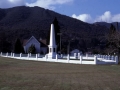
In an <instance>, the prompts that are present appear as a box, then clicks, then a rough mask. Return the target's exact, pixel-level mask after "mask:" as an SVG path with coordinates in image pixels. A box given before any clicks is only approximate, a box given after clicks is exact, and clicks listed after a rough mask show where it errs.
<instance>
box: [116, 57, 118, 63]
mask: <svg viewBox="0 0 120 90" xmlns="http://www.w3.org/2000/svg"><path fill="white" fill-rule="evenodd" d="M115 64H118V56H115Z"/></svg>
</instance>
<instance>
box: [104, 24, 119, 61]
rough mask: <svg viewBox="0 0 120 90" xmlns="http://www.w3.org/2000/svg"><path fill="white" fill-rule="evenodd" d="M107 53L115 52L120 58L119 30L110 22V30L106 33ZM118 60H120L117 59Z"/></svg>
mask: <svg viewBox="0 0 120 90" xmlns="http://www.w3.org/2000/svg"><path fill="white" fill-rule="evenodd" d="M106 40H107V46H108V48H109V53H117V54H118V56H119V59H120V31H118V30H116V28H115V26H114V25H112V24H111V27H110V32H109V33H108V34H107V35H106ZM119 61H120V60H119Z"/></svg>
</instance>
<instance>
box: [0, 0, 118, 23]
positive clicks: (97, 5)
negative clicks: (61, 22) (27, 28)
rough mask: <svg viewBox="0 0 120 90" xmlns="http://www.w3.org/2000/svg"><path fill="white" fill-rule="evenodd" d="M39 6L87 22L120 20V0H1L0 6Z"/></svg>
mask: <svg viewBox="0 0 120 90" xmlns="http://www.w3.org/2000/svg"><path fill="white" fill-rule="evenodd" d="M23 5H24V6H29V7H34V6H39V7H43V8H45V9H50V10H53V11H55V12H57V13H60V14H63V15H67V16H70V17H72V18H76V19H79V20H81V21H84V22H87V23H94V22H108V23H111V22H120V9H119V8H120V0H0V8H11V7H15V6H23Z"/></svg>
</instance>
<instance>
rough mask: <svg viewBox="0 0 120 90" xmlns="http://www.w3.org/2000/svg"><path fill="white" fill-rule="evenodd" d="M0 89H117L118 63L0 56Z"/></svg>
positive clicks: (118, 84)
mask: <svg viewBox="0 0 120 90" xmlns="http://www.w3.org/2000/svg"><path fill="white" fill-rule="evenodd" d="M0 90H120V66H119V65H75V64H63V63H50V62H49V63H48V62H35V61H22V60H15V59H9V58H2V57H0Z"/></svg>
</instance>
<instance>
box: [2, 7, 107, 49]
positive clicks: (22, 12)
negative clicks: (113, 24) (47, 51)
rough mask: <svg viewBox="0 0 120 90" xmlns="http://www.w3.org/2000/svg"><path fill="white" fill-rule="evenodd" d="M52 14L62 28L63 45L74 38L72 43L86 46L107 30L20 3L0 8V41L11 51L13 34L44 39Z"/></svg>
mask: <svg viewBox="0 0 120 90" xmlns="http://www.w3.org/2000/svg"><path fill="white" fill-rule="evenodd" d="M55 17H56V18H57V20H58V22H59V26H60V28H61V29H60V30H61V32H62V36H61V38H62V43H63V44H64V47H66V46H67V44H68V40H70V39H72V38H74V41H73V43H71V47H73V48H79V49H81V50H82V49H83V50H86V49H87V48H90V47H94V46H96V45H97V44H98V43H100V41H99V38H100V37H101V36H104V35H105V33H107V32H108V28H107V27H106V26H101V25H98V24H88V23H85V22H82V21H80V20H77V19H74V18H71V17H68V16H65V15H61V14H59V13H56V12H53V11H51V10H48V9H44V8H40V7H26V6H19V7H13V8H9V9H0V38H1V40H0V44H1V42H2V40H6V41H7V43H9V47H10V48H11V49H10V51H11V50H12V49H13V47H14V43H15V40H16V38H20V39H22V40H23V39H26V38H29V37H31V36H32V35H33V36H35V37H36V38H37V39H39V38H43V39H46V37H47V35H48V31H49V29H50V24H51V23H52V22H53V20H54V18H55ZM96 41H97V42H96ZM92 42H94V43H95V44H93V43H92ZM2 44H3V42H2ZM2 44H1V45H2ZM7 45H8V44H7Z"/></svg>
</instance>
